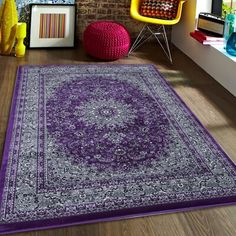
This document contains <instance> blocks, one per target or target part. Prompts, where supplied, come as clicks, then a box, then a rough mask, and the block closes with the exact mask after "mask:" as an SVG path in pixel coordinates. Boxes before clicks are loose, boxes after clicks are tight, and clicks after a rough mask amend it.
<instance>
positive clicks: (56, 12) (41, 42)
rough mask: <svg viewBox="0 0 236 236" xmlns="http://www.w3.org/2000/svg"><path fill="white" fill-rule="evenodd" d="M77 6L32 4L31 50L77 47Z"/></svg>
mask: <svg viewBox="0 0 236 236" xmlns="http://www.w3.org/2000/svg"><path fill="white" fill-rule="evenodd" d="M75 16H76V5H75V4H31V6H30V37H29V48H51V47H53V48H55V47H74V46H75V25H76V23H75V22H76V21H75Z"/></svg>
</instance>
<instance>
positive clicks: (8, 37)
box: [0, 0, 18, 55]
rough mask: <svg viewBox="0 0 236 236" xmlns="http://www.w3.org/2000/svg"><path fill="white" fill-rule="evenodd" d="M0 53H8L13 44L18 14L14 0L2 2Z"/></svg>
mask: <svg viewBox="0 0 236 236" xmlns="http://www.w3.org/2000/svg"><path fill="white" fill-rule="evenodd" d="M0 14H1V15H0V17H1V18H0V21H1V23H0V27H1V28H0V30H1V32H0V33H1V37H0V39H1V41H0V53H1V54H3V55H9V54H10V53H11V51H12V48H13V46H14V44H15V37H16V30H17V23H18V14H17V10H16V3H15V1H14V0H5V1H4V2H3V4H2V8H1V13H0Z"/></svg>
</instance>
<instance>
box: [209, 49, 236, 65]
mask: <svg viewBox="0 0 236 236" xmlns="http://www.w3.org/2000/svg"><path fill="white" fill-rule="evenodd" d="M210 46H211V47H213V48H215V49H216V50H217V51H219V52H221V53H222V54H223V55H225V56H226V57H227V58H229V59H230V60H232V61H234V62H235V63H236V57H234V56H231V55H229V54H228V53H227V52H226V50H225V49H224V46H222V45H210Z"/></svg>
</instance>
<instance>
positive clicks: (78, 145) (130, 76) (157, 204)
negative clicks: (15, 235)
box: [0, 64, 236, 233]
mask: <svg viewBox="0 0 236 236" xmlns="http://www.w3.org/2000/svg"><path fill="white" fill-rule="evenodd" d="M235 202H236V167H235V165H234V163H233V162H232V161H231V160H230V159H229V158H228V157H227V155H226V154H225V153H224V151H223V150H222V149H221V148H220V147H219V145H218V144H217V143H216V142H215V141H214V140H213V138H212V137H211V136H210V134H209V133H208V132H207V131H206V130H205V129H204V127H203V126H202V125H201V124H200V122H199V121H198V120H197V119H196V117H195V116H194V115H193V114H192V113H191V111H190V110H189V109H188V108H187V107H186V105H185V104H184V103H183V102H182V101H181V99H180V98H179V97H178V96H177V95H176V93H175V92H174V91H173V90H172V89H171V88H170V86H169V85H168V84H167V82H166V81H165V80H164V79H163V78H162V76H161V75H160V74H159V72H158V71H157V70H156V69H155V67H154V66H152V65H98V64H97V65H60V66H59V65H58V66H56V65H55V66H21V67H19V70H18V75H17V80H16V85H15V91H14V97H13V101H12V108H11V114H10V120H9V126H8V131H7V137H6V142H5V150H4V155H3V163H2V169H1V181H0V233H11V232H20V231H28V230H36V229H45V228H53V227H62V226H68V225H75V224H84V223H92V222H99V221H108V220H114V219H123V218H126V219H127V218H131V217H137V216H144V215H151V214H159V213H165V212H176V211H183V210H189V209H195V208H199V207H201V208H203V207H210V206H218V205H226V204H233V203H235Z"/></svg>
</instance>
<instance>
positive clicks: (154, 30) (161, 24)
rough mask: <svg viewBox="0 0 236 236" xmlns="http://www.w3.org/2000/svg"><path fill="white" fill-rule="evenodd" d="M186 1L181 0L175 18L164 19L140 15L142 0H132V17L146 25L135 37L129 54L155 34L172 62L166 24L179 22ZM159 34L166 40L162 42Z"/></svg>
mask: <svg viewBox="0 0 236 236" xmlns="http://www.w3.org/2000/svg"><path fill="white" fill-rule="evenodd" d="M184 2H185V1H182V0H180V1H179V3H178V10H177V14H176V17H175V19H171V20H164V19H158V18H152V17H147V16H142V15H140V12H139V9H140V5H141V3H142V0H131V6H130V15H131V17H132V18H134V19H135V20H138V21H141V22H144V23H145V25H144V26H143V28H142V29H141V31H140V33H139V34H138V36H137V38H136V39H135V41H134V43H133V45H132V46H131V48H130V50H129V54H128V55H130V54H131V53H132V52H133V51H135V50H136V49H137V48H138V47H139V46H141V45H142V44H143V43H144V42H145V41H147V40H148V39H149V38H150V37H151V36H154V37H155V38H156V40H157V42H158V43H159V44H160V46H161V48H162V50H163V51H164V53H165V55H166V56H167V57H168V59H169V60H170V62H171V63H172V56H171V51H170V47H169V43H168V38H167V35H166V30H165V25H174V24H177V23H178V22H179V20H180V17H181V13H182V8H183V3H184ZM159 36H162V39H163V41H164V42H162V41H161V40H160V39H159Z"/></svg>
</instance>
